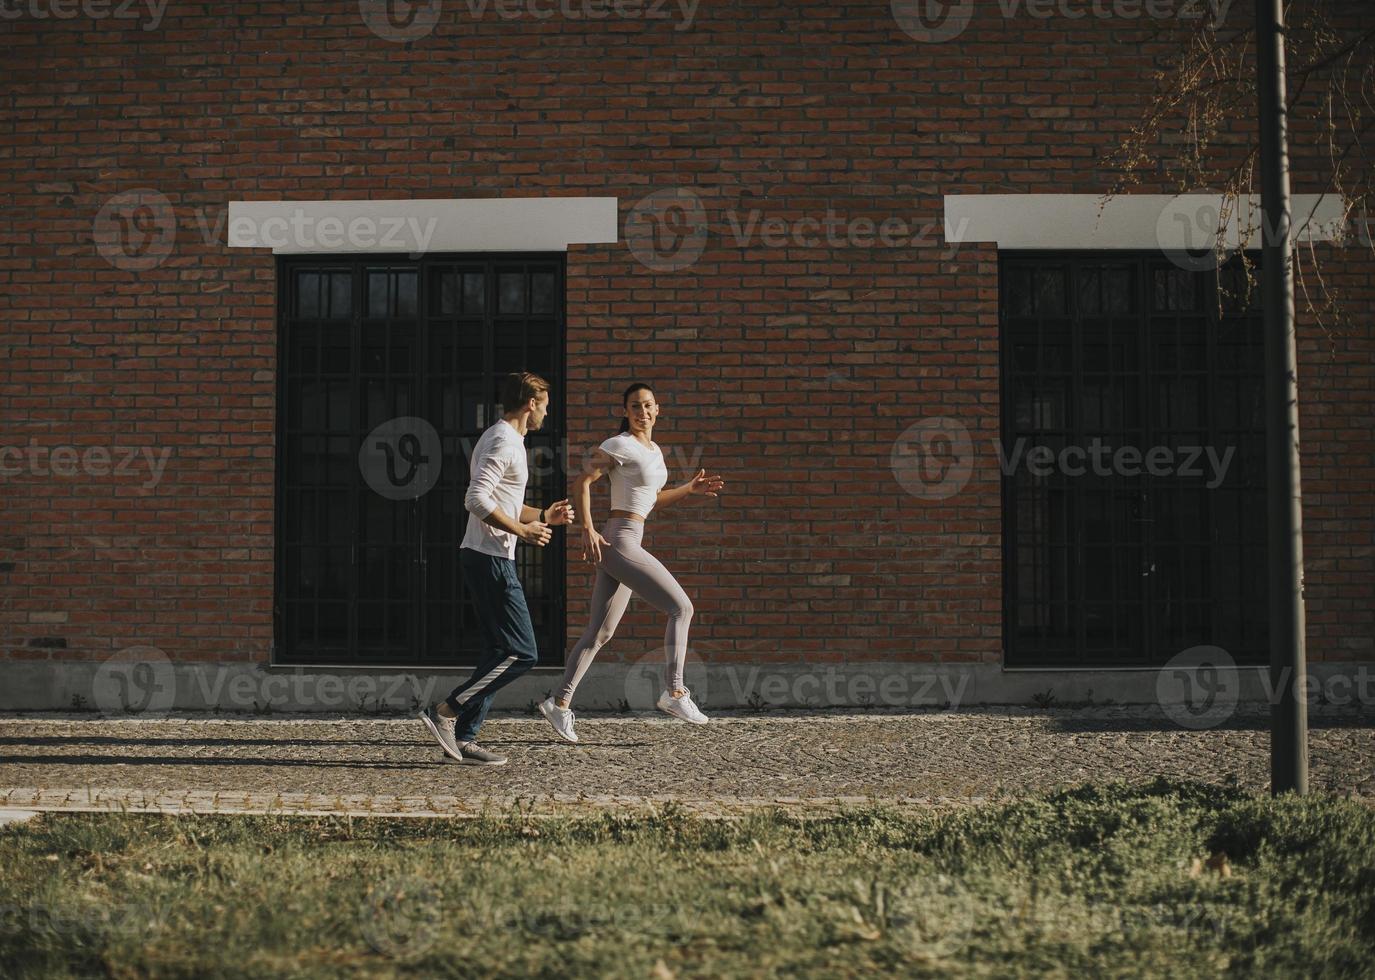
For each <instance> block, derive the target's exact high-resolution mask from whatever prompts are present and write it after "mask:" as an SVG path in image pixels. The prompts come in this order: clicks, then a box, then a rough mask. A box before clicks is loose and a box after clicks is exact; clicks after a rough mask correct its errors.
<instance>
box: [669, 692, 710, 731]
mask: <svg viewBox="0 0 1375 980" xmlns="http://www.w3.org/2000/svg"><path fill="white" fill-rule="evenodd" d="M658 707H659V710H660V711H666V712H668V713H669V714H671V715H673V716H674V717H675V718H681V719H683V721H690V722H692V723H693V724H694V725H705V724H706V723H707V716H706V715H704V714H702V712H701V709H699V708H698V707H697V705H696V704H694V703H693V701H692V692H691V691H689V690H688V689H687V688H683V696H682V697H680V698H675V697H674V696H673V693H672V692H671V691H665V692H664V693H663V694H660V695H659V704H658Z"/></svg>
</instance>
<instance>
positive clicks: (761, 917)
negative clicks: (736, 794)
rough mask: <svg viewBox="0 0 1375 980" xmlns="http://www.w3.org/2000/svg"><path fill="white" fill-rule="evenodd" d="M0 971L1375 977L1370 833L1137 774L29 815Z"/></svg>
mask: <svg viewBox="0 0 1375 980" xmlns="http://www.w3.org/2000/svg"><path fill="white" fill-rule="evenodd" d="M0 867H2V868H3V869H4V872H3V874H2V875H0V975H3V976H6V977H30V976H32V977H40V976H42V977H57V976H89V975H97V976H116V977H126V976H169V977H192V976H195V977H200V976H208V975H213V976H242V977H249V976H266V975H282V974H287V975H292V976H305V977H313V976H319V977H335V976H383V977H387V976H398V977H401V976H407V977H414V976H416V975H427V976H428V975H434V976H454V977H476V976H532V977H564V976H569V975H586V974H595V975H600V976H608V975H609V976H633V977H660V978H664V977H668V976H713V977H715V976H763V975H770V974H774V973H782V972H787V973H804V974H820V975H826V976H859V975H864V974H867V973H871V972H875V971H883V972H890V971H891V972H899V973H902V974H905V975H909V976H932V977H934V976H946V975H949V974H951V973H955V974H957V975H964V976H1006V975H1009V974H1021V973H1050V974H1055V975H1066V976H1069V975H1079V974H1080V973H1089V974H1092V975H1102V976H1109V977H1112V976H1124V977H1125V976H1141V975H1169V976H1172V977H1192V976H1198V977H1205V976H1206V977H1213V976H1217V975H1219V974H1223V975H1232V976H1238V977H1250V976H1253V975H1257V974H1263V975H1267V976H1276V975H1279V976H1284V975H1293V976H1299V975H1302V976H1312V975H1315V974H1320V975H1324V976H1339V977H1343V976H1349V977H1356V976H1372V975H1373V974H1375V968H1372V964H1375V812H1372V810H1371V809H1369V808H1367V807H1365V806H1362V805H1360V804H1358V803H1355V802H1352V801H1349V800H1343V799H1339V798H1333V797H1324V796H1317V795H1315V796H1310V797H1309V798H1307V799H1298V798H1295V797H1286V798H1282V799H1280V800H1271V799H1269V798H1268V797H1260V798H1257V797H1252V796H1250V795H1248V794H1246V793H1244V792H1242V791H1240V790H1236V789H1218V788H1216V787H1206V786H1202V785H1199V784H1195V783H1190V782H1180V781H1170V780H1159V779H1158V780H1156V781H1154V782H1152V783H1149V784H1144V785H1138V786H1129V785H1126V784H1121V783H1113V784H1105V785H1098V786H1082V787H1077V788H1074V789H1069V790H1063V791H1058V792H1054V793H1049V794H1046V795H1042V796H1038V797H1033V798H1028V799H1025V800H1019V801H1017V802H1014V803H1007V804H996V805H994V804H990V805H987V806H983V807H980V808H977V809H971V810H966V811H958V812H947V813H941V814H928V815H921V816H905V815H899V814H896V813H893V812H891V811H887V810H885V809H883V808H870V809H861V810H855V811H853V812H849V813H846V814H844V815H842V816H836V817H827V818H821V819H811V820H800V819H798V818H796V817H793V816H790V815H788V814H787V813H786V812H779V811H774V812H769V813H761V814H759V815H756V816H753V817H750V818H747V819H745V820H741V821H738V822H725V821H710V820H700V819H696V818H692V817H689V816H686V815H684V814H682V813H681V812H678V811H676V810H674V809H672V808H669V809H667V810H665V811H663V812H661V813H660V814H659V815H657V816H653V817H646V816H636V817H631V816H619V815H615V814H605V815H601V816H598V817H584V818H577V819H574V818H569V819H545V820H532V819H527V818H524V817H521V816H518V815H517V816H511V817H505V818H487V819H483V820H453V821H405V820H387V819H368V820H348V819H344V818H301V817H280V818H279V817H194V818H187V817H160V816H154V815H118V814H112V815H47V816H44V817H43V818H41V819H40V820H39V821H37V822H36V823H34V824H31V825H20V826H17V827H12V828H7V829H5V830H3V831H0Z"/></svg>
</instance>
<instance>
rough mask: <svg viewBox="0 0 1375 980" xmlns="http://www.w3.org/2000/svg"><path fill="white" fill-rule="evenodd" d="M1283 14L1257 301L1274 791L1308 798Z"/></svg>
mask: <svg viewBox="0 0 1375 980" xmlns="http://www.w3.org/2000/svg"><path fill="white" fill-rule="evenodd" d="M1283 18H1284V11H1283V6H1282V3H1281V0H1256V80H1257V94H1258V96H1259V107H1260V194H1261V273H1260V279H1261V296H1262V298H1263V300H1264V306H1265V432H1266V435H1265V445H1266V489H1267V494H1266V498H1267V508H1268V516H1269V521H1268V523H1269V550H1270V563H1269V564H1270V567H1269V589H1270V593H1269V607H1270V691H1271V696H1272V698H1273V699H1274V700H1273V703H1272V704H1271V706H1270V792H1271V794H1272V795H1276V796H1277V795H1279V794H1280V793H1284V792H1286V791H1289V790H1293V791H1294V792H1296V793H1298V794H1300V795H1303V794H1306V793H1307V792H1308V702H1307V700H1306V696H1307V692H1306V690H1305V688H1304V687H1303V684H1304V681H1305V671H1306V655H1305V651H1304V613H1303V517H1302V506H1301V504H1302V498H1301V495H1300V494H1301V491H1300V487H1299V386H1298V356H1297V351H1296V345H1295V340H1294V282H1293V269H1292V255H1291V253H1290V246H1289V223H1290V213H1289V144H1288V132H1287V122H1286V119H1285V112H1286V109H1285V87H1284V33H1283V28H1284V21H1283Z"/></svg>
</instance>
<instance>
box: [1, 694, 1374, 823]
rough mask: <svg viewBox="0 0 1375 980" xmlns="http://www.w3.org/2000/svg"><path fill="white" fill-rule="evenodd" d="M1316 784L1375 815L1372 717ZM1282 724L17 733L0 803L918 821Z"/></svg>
mask: <svg viewBox="0 0 1375 980" xmlns="http://www.w3.org/2000/svg"><path fill="white" fill-rule="evenodd" d="M1309 721H1310V732H1309V766H1310V770H1309V786H1310V788H1311V789H1312V790H1314V791H1324V792H1333V793H1338V794H1342V795H1356V796H1362V797H1366V798H1369V799H1371V800H1375V715H1371V714H1370V713H1369V712H1367V713H1365V714H1364V715H1360V714H1354V713H1349V712H1348V713H1340V712H1333V713H1329V714H1318V713H1314V714H1312V715H1311V716H1310V720H1309ZM1268 724H1269V717H1268V714H1265V713H1259V714H1257V713H1252V714H1247V713H1245V712H1238V714H1237V715H1235V716H1234V717H1232V718H1231V719H1230V720H1229V721H1228V722H1227V723H1226V724H1224V725H1221V726H1218V727H1215V728H1211V729H1204V730H1193V729H1189V728H1181V727H1180V726H1178V725H1177V724H1175V723H1174V722H1173V721H1171V720H1170V719H1168V718H1167V717H1165V716H1163V715H1162V714H1161V712H1160V711H1159V709H1156V708H1149V707H1143V708H1122V707H1119V708H1096V709H1095V708H1089V709H1049V710H1033V709H1023V708H1012V709H968V710H959V711H950V712H947V711H928V712H915V713H912V712H909V713H901V714H899V713H887V714H885V713H868V714H859V713H839V712H836V713H805V714H804V713H792V712H788V713H772V714H762V715H761V714H746V713H741V714H734V715H732V714H727V713H720V714H717V715H715V716H713V718H712V721H711V723H710V724H708V725H705V726H690V725H686V724H683V723H680V722H677V721H674V720H672V719H666V718H658V717H646V716H639V715H632V716H620V715H594V714H587V715H580V716H579V717H578V732H579V734H580V736H581V737H582V742H581V743H579V744H578V745H568V744H565V743H563V742H560V741H558V740H557V739H556V738H555V736H554V735H553V733H552V731H550V730H549V728H548V727H547V725H546V724H545V722H544V721H543V719H540V718H532V717H530V716H527V715H508V716H501V715H496V714H494V715H492V716H491V717H489V720H488V723H487V726H486V727H485V728H484V729H483V734H482V738H481V741H482V744H484V745H486V746H488V747H490V748H493V749H496V750H498V751H500V752H503V753H506V754H509V755H510V762H509V763H508V764H507V765H505V766H501V767H497V768H483V767H473V766H459V765H456V764H454V763H452V762H449V761H447V760H446V758H445V757H444V756H443V755H442V753H441V752H440V751H439V749H438V747H437V746H436V745H435V744H434V742H433V741H432V740H431V739H430V737H429V735H428V734H427V732H426V731H425V729H424V727H423V726H422V724H421V723H420V721H419V720H418V719H413V718H359V717H349V718H340V719H335V720H328V719H319V718H297V719H282V718H270V719H257V718H255V719H248V718H242V717H234V718H207V717H204V716H198V717H192V718H184V719H172V718H163V719H157V720H152V719H148V720H143V719H128V720H126V719H118V720H102V719H96V718H92V717H90V716H86V717H73V718H62V717H54V716H43V717H35V716H28V717H25V716H7V717H3V718H0V807H16V808H25V807H28V808H35V809H73V810H80V809H110V808H115V809H119V808H132V809H165V810H171V811H177V810H196V811H202V810H203V811H224V812H235V811H237V812H259V811H262V810H268V809H285V810H294V811H297V812H338V813H343V812H351V813H399V814H408V815H418V816H423V815H432V814H436V813H439V814H470V813H476V812H481V811H482V810H484V809H489V808H497V809H501V808H506V807H509V806H511V805H513V804H515V803H517V802H521V803H522V804H523V805H525V806H528V807H533V808H534V809H535V810H537V811H540V812H556V811H563V810H568V809H585V808H588V807H592V808H597V807H606V806H614V807H617V808H622V809H625V808H631V809H634V808H638V807H646V806H657V805H661V804H663V803H665V802H668V801H675V802H678V803H680V804H681V805H683V806H684V807H685V808H686V809H689V810H692V811H696V812H713V811H715V812H720V813H731V812H735V811H738V810H742V809H749V808H751V807H754V806H759V805H768V804H775V803H780V802H781V803H782V804H784V805H788V806H792V807H797V808H801V809H817V808H829V807H832V806H835V805H840V804H844V803H849V802H855V801H856V800H862V799H863V800H881V801H884V802H888V803H891V804H894V805H902V806H908V805H913V806H930V805H955V804H959V803H961V802H965V803H967V802H970V801H978V800H982V799H988V798H1005V797H1011V796H1017V795H1020V794H1024V793H1026V792H1028V791H1034V790H1041V789H1048V788H1051V787H1052V786H1054V785H1056V784H1067V783H1077V782H1081V781H1089V780H1092V781H1101V780H1107V779H1128V780H1133V781H1136V780H1144V779H1149V778H1150V777H1152V776H1155V775H1165V776H1175V777H1187V778H1193V779H1199V780H1203V781H1206V782H1210V783H1215V784H1219V785H1221V784H1225V783H1227V782H1229V781H1231V780H1232V779H1235V780H1236V782H1237V783H1238V784H1239V785H1241V786H1242V787H1244V788H1246V789H1249V790H1253V791H1256V792H1263V791H1265V790H1266V789H1267V787H1268V784H1269V765H1270V762H1269V751H1270V750H1269V744H1270V738H1269V731H1268Z"/></svg>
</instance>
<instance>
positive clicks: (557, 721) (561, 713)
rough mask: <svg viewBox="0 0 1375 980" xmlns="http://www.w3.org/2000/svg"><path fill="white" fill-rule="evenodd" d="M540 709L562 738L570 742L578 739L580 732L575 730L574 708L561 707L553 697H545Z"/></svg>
mask: <svg viewBox="0 0 1375 980" xmlns="http://www.w3.org/2000/svg"><path fill="white" fill-rule="evenodd" d="M539 710H540V714H542V715H544V717H545V718H546V719H547V720H548V721H549V724H551V725H553V726H554V731H556V732H558V733H559V735H560V736H561V737H562V738H564V739H565V740H566V741H569V742H576V741H577V740H578V733H577V732H575V731H573V709H572V708H560V707H559V706H558V705H557V704H555V703H554V699H553V698H545V699H544V700H543V701H541V702H540V703H539Z"/></svg>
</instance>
